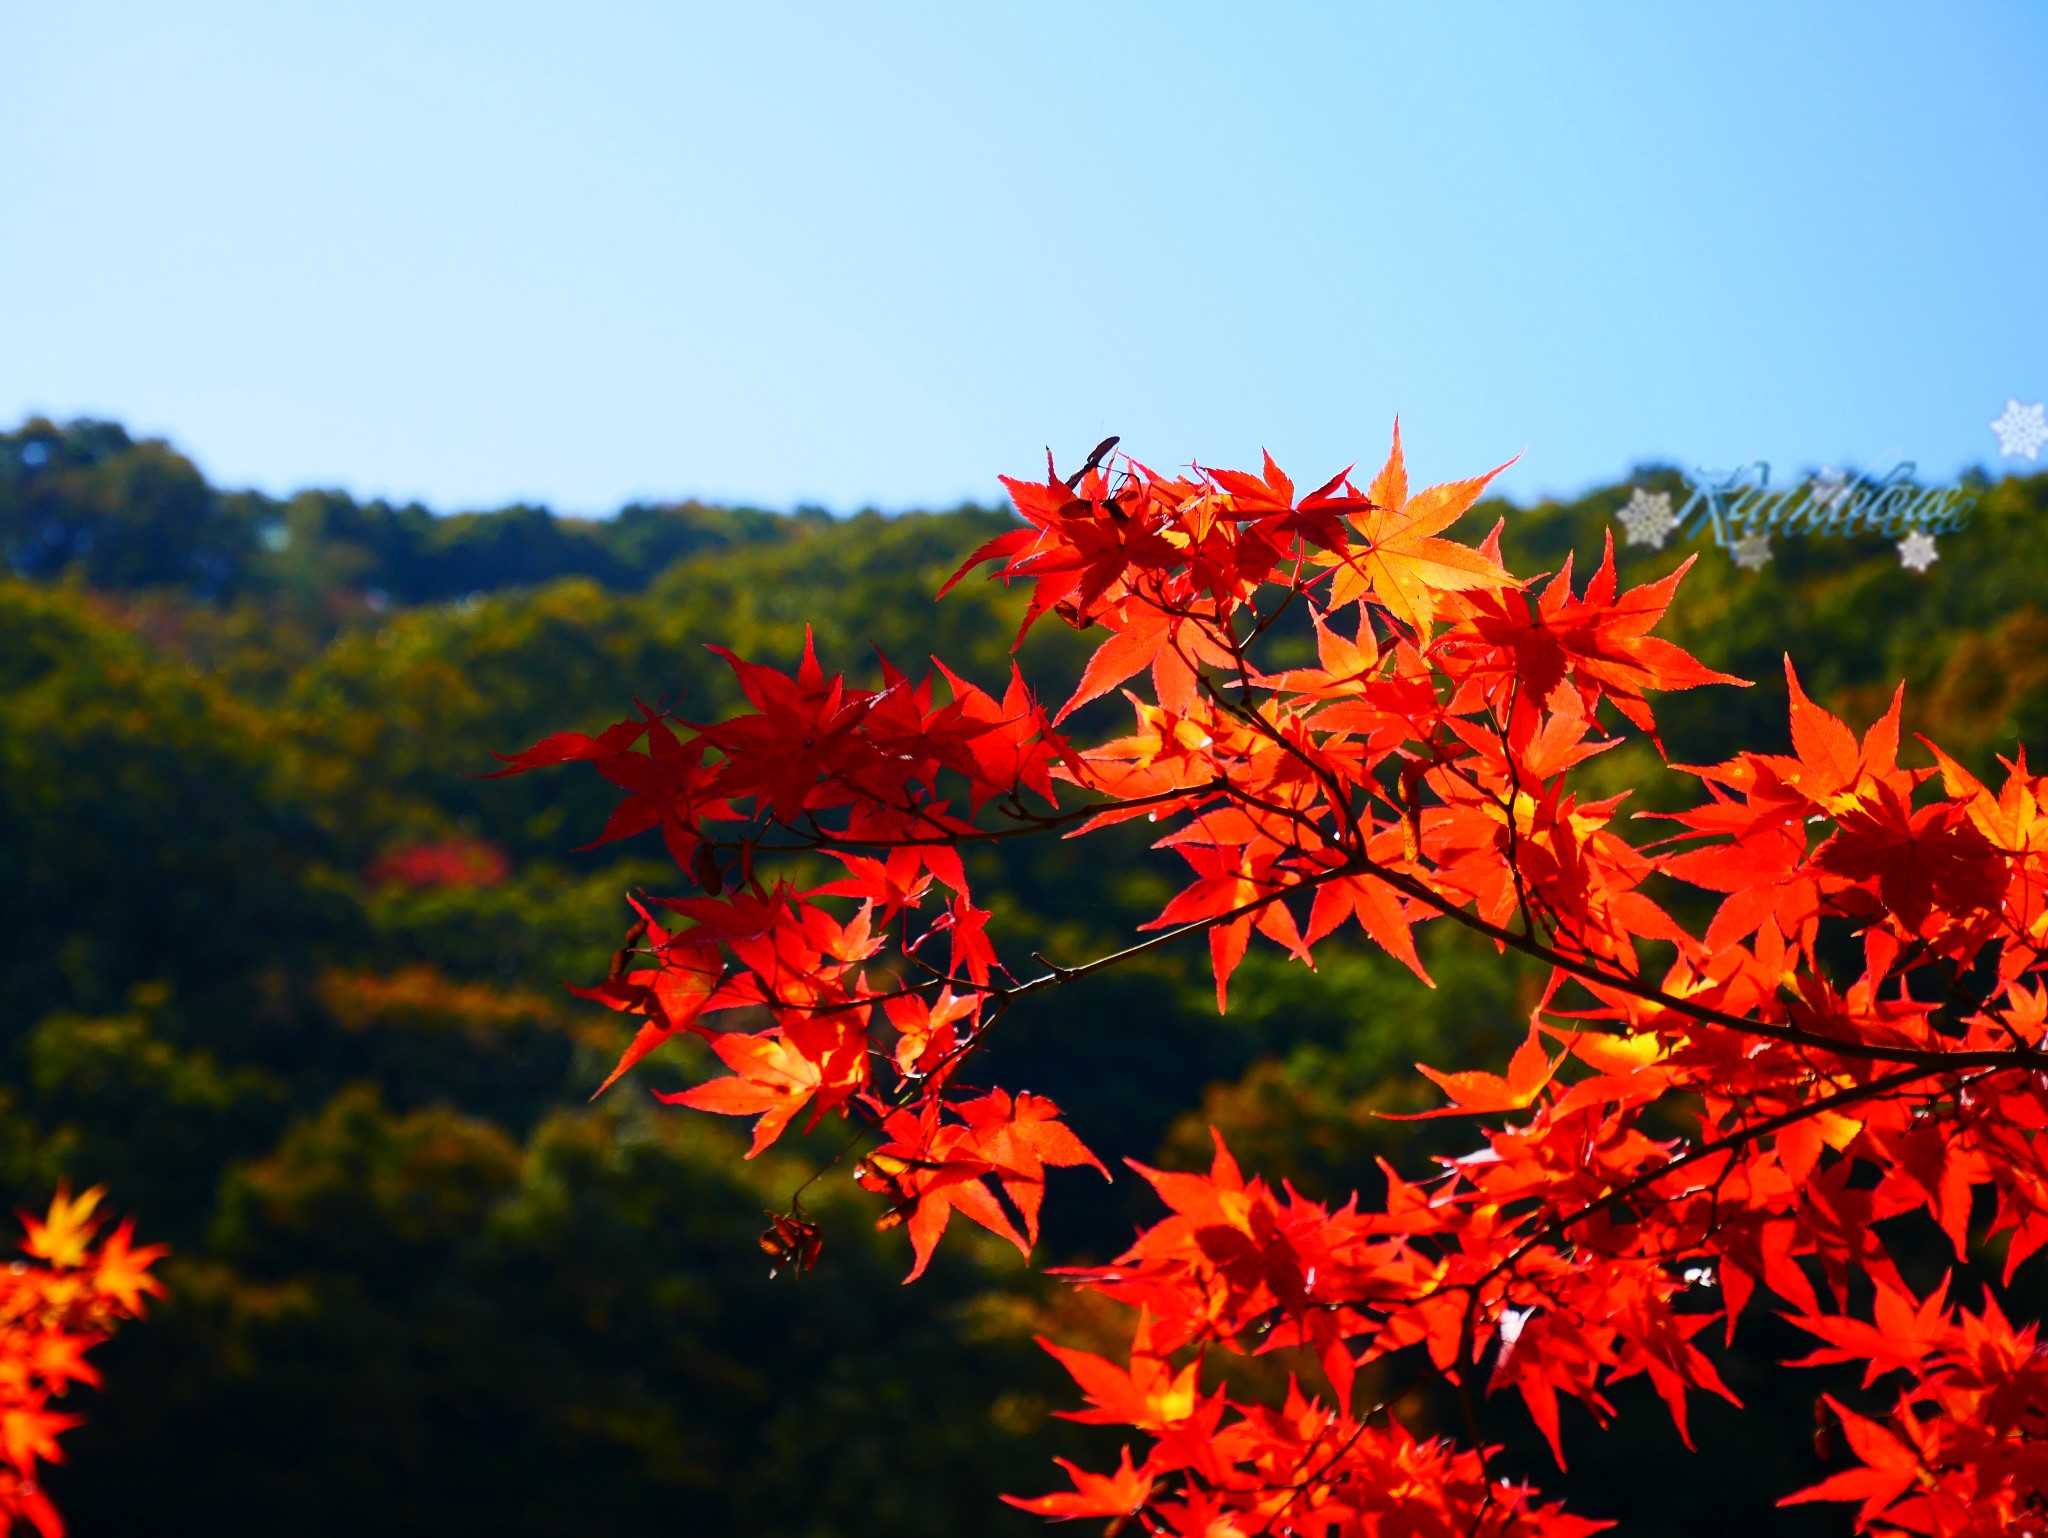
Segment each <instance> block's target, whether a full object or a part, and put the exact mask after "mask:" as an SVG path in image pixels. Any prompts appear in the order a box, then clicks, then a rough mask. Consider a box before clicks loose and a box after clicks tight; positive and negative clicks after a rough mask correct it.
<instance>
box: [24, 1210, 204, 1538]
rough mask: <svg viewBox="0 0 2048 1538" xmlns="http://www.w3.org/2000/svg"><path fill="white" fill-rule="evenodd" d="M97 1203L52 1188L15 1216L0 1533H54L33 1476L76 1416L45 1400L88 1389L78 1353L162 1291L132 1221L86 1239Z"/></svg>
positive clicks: (57, 1455) (90, 1377)
mask: <svg viewBox="0 0 2048 1538" xmlns="http://www.w3.org/2000/svg"><path fill="white" fill-rule="evenodd" d="M100 1195H101V1193H100V1191H99V1190H98V1189H97V1188H95V1189H93V1190H90V1191H87V1192H85V1193H83V1194H82V1195H79V1196H76V1197H74V1196H72V1195H70V1194H69V1193H68V1192H67V1191H63V1190H59V1191H58V1193H57V1195H56V1198H55V1199H54V1200H53V1201H52V1202H51V1203H50V1210H49V1211H48V1213H46V1214H45V1215H44V1216H42V1217H40V1218H37V1217H32V1216H29V1215H27V1214H24V1215H23V1217H22V1222H23V1225H24V1226H25V1227H26V1228H27V1230H28V1236H27V1238H26V1240H25V1241H24V1242H23V1244H22V1249H23V1251H24V1252H25V1253H26V1254H27V1255H28V1257H29V1259H28V1261H26V1262H23V1261H15V1262H14V1263H13V1264H12V1265H10V1266H9V1267H7V1269H6V1270H4V1271H0V1533H13V1532H18V1531H24V1530H27V1529H28V1528H33V1530H34V1531H36V1532H38V1533H40V1534H42V1535H43V1538H55V1535H57V1534H61V1533H62V1532H63V1531H64V1524H63V1522H62V1520H61V1519H60V1518H59V1517H58V1515H57V1511H56V1508H55V1507H54V1506H52V1505H51V1503H50V1499H49V1497H48V1496H46V1495H45V1494H44V1493H43V1490H42V1487H41V1485H40V1484H39V1483H38V1482H37V1479H36V1470H37V1468H38V1466H39V1465H41V1464H45V1463H61V1462H62V1461H63V1449H62V1448H60V1447H59V1446H58V1443H57V1438H58V1436H59V1435H60V1434H62V1433H63V1432H64V1431H65V1430H66V1429H68V1428H69V1427H72V1426H75V1425H77V1424H78V1419H79V1418H78V1417H77V1416H75V1415H67V1414H65V1413H63V1412H62V1411H59V1410H56V1409H53V1408H51V1401H53V1400H55V1399H58V1398H60V1397H62V1396H63V1394H64V1393H65V1392H66V1391H67V1390H68V1389H69V1388H70V1387H71V1386H72V1385H73V1384H74V1383H83V1384H85V1385H87V1386H88V1387H96V1386H97V1385H98V1383H99V1381H100V1375H99V1372H98V1370H97V1369H95V1368H94V1367H93V1365H92V1364H91V1363H90V1362H88V1361H87V1360H86V1359H85V1355H86V1353H87V1352H88V1351H90V1350H91V1349H92V1348H93V1347H94V1346H96V1345H98V1344H99V1343H100V1342H101V1341H103V1340H105V1339H106V1338H107V1336H109V1335H110V1334H112V1333H113V1331H114V1328H115V1326H116V1325H118V1324H119V1323H120V1322H121V1321H122V1320H124V1319H133V1318H136V1317H137V1316H139V1315H140V1314H141V1313H142V1310H143V1300H144V1299H145V1298H148V1297H150V1296H151V1295H155V1294H161V1293H162V1291H163V1287H162V1285H161V1284H160V1283H159V1282H158V1281H157V1279H156V1278H155V1277H154V1276H152V1275H151V1274H150V1267H151V1266H152V1265H153V1264H155V1262H156V1260H157V1259H158V1257H160V1256H161V1255H162V1254H163V1253H164V1252H163V1249H162V1247H161V1246H158V1245H145V1246H142V1247H139V1248H138V1247H137V1246H136V1245H135V1244H134V1243H133V1237H134V1224H133V1223H132V1222H125V1221H124V1222H123V1223H122V1224H121V1225H120V1226H119V1227H118V1228H116V1229H115V1230H114V1231H113V1232H112V1233H110V1234H106V1235H104V1236H102V1237H99V1238H98V1239H97V1242H96V1241H95V1235H96V1234H97V1231H98V1229H99V1223H98V1221H97V1220H96V1219H95V1218H94V1217H93V1211H94V1209H95V1208H96V1207H98V1205H99V1201H100Z"/></svg>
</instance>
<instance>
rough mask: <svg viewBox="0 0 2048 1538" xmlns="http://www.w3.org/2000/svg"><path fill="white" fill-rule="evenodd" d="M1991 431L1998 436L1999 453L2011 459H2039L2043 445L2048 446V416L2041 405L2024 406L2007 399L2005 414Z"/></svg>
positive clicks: (1993, 420) (1995, 418)
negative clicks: (2047, 444)
mask: <svg viewBox="0 0 2048 1538" xmlns="http://www.w3.org/2000/svg"><path fill="white" fill-rule="evenodd" d="M1991 430H1992V431H1993V432H1994V433H1996V434H1998V452H1999V453H2001V454H2004V455H2006V456H2007V457H2008V458H2012V459H2020V458H2025V459H2038V458H2039V457H2040V455H2041V445H2042V444H2044V443H2048V415H2044V412H2043V407H2042V403H2041V402H2040V401H2035V402H2034V404H2033V405H2031V406H2022V405H2021V404H2020V403H2019V402H2018V401H2016V400H2012V399H2008V400H2007V401H2006V403H2005V410H2004V411H2002V412H2000V413H1999V414H1998V415H1997V416H1995V417H1993V418H1992V419H1991Z"/></svg>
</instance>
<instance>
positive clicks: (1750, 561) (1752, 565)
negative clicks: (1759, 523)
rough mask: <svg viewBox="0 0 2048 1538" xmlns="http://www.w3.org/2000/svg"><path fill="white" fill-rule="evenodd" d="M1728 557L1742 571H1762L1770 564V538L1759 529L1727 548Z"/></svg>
mask: <svg viewBox="0 0 2048 1538" xmlns="http://www.w3.org/2000/svg"><path fill="white" fill-rule="evenodd" d="M1728 555H1729V558H1730V559H1731V560H1733V561H1734V562H1735V564H1736V565H1737V566H1740V567H1741V568H1742V569H1743V570H1744V571H1762V570H1763V569H1764V568H1765V567H1766V566H1768V565H1770V563H1771V536H1770V535H1768V534H1766V533H1764V532H1763V531H1762V530H1761V529H1759V530H1757V532H1756V533H1754V534H1745V535H1743V536H1742V538H1740V539H1738V540H1737V541H1736V542H1735V543H1734V544H1733V545H1732V546H1730V547H1729V550H1728Z"/></svg>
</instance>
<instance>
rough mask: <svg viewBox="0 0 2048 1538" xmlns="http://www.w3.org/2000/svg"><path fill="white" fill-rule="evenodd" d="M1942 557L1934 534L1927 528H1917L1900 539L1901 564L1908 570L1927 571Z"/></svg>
mask: <svg viewBox="0 0 2048 1538" xmlns="http://www.w3.org/2000/svg"><path fill="white" fill-rule="evenodd" d="M1940 559H1941V556H1940V555H1939V554H1938V553H1937V552H1936V550H1935V548H1934V536H1933V535H1932V534H1929V533H1928V532H1927V531H1926V530H1925V529H1915V530H1914V531H1913V532H1912V533H1910V534H1908V535H1907V536H1906V537H1905V538H1904V539H1902V540H1900V541H1899V564H1900V565H1901V566H1903V567H1905V568H1906V570H1908V571H1925V570H1927V568H1928V567H1930V566H1932V565H1933V564H1934V563H1935V562H1936V561H1938V560H1940Z"/></svg>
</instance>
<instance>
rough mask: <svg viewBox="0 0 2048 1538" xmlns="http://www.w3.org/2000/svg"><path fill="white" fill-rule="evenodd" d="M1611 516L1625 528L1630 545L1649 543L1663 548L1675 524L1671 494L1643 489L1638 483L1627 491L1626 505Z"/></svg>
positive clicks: (1660, 548) (1655, 547)
mask: <svg viewBox="0 0 2048 1538" xmlns="http://www.w3.org/2000/svg"><path fill="white" fill-rule="evenodd" d="M1614 516H1615V518H1616V519H1618V520H1619V521H1620V523H1621V526H1622V527H1623V528H1624V529H1626V530H1627V531H1628V542H1629V543H1630V544H1631V545H1648V546H1649V547H1650V548H1651V549H1652V550H1662V549H1663V548H1664V541H1665V540H1667V539H1669V538H1670V537H1671V532H1672V530H1674V529H1676V528H1677V527H1678V518H1677V515H1676V514H1674V513H1673V512H1672V511H1671V494H1670V493H1669V492H1664V491H1645V490H1643V488H1642V487H1640V486H1638V487H1636V488H1635V490H1634V491H1633V492H1631V493H1630V494H1629V499H1628V506H1627V507H1624V508H1623V509H1622V510H1621V511H1620V512H1618V513H1616V514H1615V515H1614Z"/></svg>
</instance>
